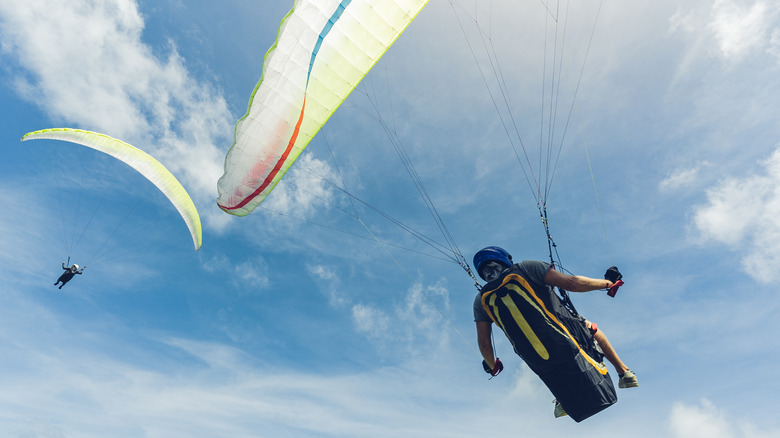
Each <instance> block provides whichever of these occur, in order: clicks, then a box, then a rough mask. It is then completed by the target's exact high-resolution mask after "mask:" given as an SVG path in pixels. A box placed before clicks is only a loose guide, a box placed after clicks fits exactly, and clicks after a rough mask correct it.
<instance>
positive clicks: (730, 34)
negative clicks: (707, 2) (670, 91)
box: [669, 0, 780, 73]
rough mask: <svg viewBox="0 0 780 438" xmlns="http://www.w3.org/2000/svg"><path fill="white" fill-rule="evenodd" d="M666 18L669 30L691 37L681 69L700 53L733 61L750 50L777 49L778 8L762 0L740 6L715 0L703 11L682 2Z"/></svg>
mask: <svg viewBox="0 0 780 438" xmlns="http://www.w3.org/2000/svg"><path fill="white" fill-rule="evenodd" d="M686 7H690V8H691V9H690V10H688V11H687V12H683V11H682V10H678V12H677V13H675V14H674V15H673V16H672V17H671V18H670V20H669V24H670V26H669V32H670V33H675V32H677V31H681V32H683V33H685V34H687V35H688V36H689V37H691V42H690V44H689V48H688V53H687V55H686V56H685V58H684V59H683V61H682V62H681V65H680V70H681V73H685V72H686V71H687V70H688V69H689V68H690V67H691V66H692V65H693V64H695V60H696V59H699V58H700V57H701V56H702V55H706V56H712V57H717V58H720V59H722V60H724V61H727V62H730V63H736V62H738V61H741V60H742V59H743V58H745V57H747V56H748V55H749V54H751V53H761V54H763V53H769V54H775V55H776V56H777V55H780V53H778V52H777V42H776V41H777V37H776V36H775V35H776V32H777V31H776V30H775V31H772V29H773V27H776V26H777V25H776V23H775V20H776V19H777V16H778V12H780V8H779V7H778V6H777V5H775V4H773V3H767V2H765V1H757V2H755V3H753V4H752V5H750V6H743V5H742V4H738V3H736V2H734V1H733V0H716V1H715V2H714V3H713V4H712V7H711V8H710V10H709V13H707V11H705V10H703V9H702V8H698V7H696V6H695V4H694V5H688V4H686Z"/></svg>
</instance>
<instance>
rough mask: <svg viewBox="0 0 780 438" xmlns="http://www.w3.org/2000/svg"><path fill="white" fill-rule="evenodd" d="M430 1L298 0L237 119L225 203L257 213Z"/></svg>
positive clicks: (223, 184) (239, 211) (222, 185)
mask: <svg viewBox="0 0 780 438" xmlns="http://www.w3.org/2000/svg"><path fill="white" fill-rule="evenodd" d="M427 2H428V0H298V1H295V3H294V6H293V9H292V10H291V11H290V12H289V13H288V14H287V16H286V17H285V18H284V20H282V23H281V25H280V26H279V32H278V33H277V40H276V43H275V44H274V45H273V47H271V49H269V50H268V52H267V53H266V55H265V58H264V60H263V74H262V77H261V78H260V82H259V83H258V84H257V86H256V87H255V90H254V92H253V93H252V97H251V99H250V102H249V109H248V110H247V113H246V115H244V117H242V118H241V119H240V120H239V121H238V123H237V124H236V128H235V133H234V139H233V145H232V146H231V147H230V150H229V151H228V153H227V157H226V158H225V173H224V175H222V177H221V178H220V179H219V183H218V184H217V189H218V190H219V198H218V199H217V204H218V205H219V207H220V208H222V210H224V211H226V212H228V213H230V214H234V215H237V216H246V215H247V214H249V213H251V212H252V210H254V209H255V208H256V207H257V206H258V205H259V204H260V203H261V202H262V201H263V199H265V197H266V196H267V195H268V193H270V192H271V190H273V188H274V186H276V184H277V183H278V182H279V180H280V179H281V178H282V176H284V174H285V172H287V169H289V167H290V165H291V164H292V163H293V162H294V161H295V159H296V158H298V156H299V155H300V154H301V152H303V149H304V148H306V145H307V144H308V143H309V141H310V140H311V139H312V138H313V137H314V135H315V134H316V133H317V132H318V131H319V130H320V128H321V127H322V125H323V124H325V122H326V121H327V120H328V119H329V118H330V116H331V115H332V114H333V113H334V112H335V111H336V109H337V108H338V107H339V105H341V103H342V102H343V101H344V99H346V98H347V96H348V95H349V93H350V92H352V90H353V89H354V88H355V87H356V86H357V84H358V83H359V82H360V81H361V80H362V79H363V78H364V77H365V76H366V74H368V71H369V70H370V69H371V67H373V66H374V64H376V62H377V61H378V60H379V58H381V57H382V55H383V54H384V53H385V52H386V51H387V49H388V48H390V46H391V45H392V44H393V42H394V41H395V40H396V39H397V38H398V36H399V35H401V33H402V32H403V31H404V29H406V27H407V26H408V25H409V23H411V22H412V20H414V18H415V17H416V16H417V14H418V13H419V12H420V11H421V10H422V8H423V7H424V6H425V4H426V3H427Z"/></svg>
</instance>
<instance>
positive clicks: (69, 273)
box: [54, 262, 87, 289]
mask: <svg viewBox="0 0 780 438" xmlns="http://www.w3.org/2000/svg"><path fill="white" fill-rule="evenodd" d="M62 269H64V270H65V272H63V273H62V275H60V278H58V279H57V282H56V283H54V285H55V286H56V285H58V284H60V283H62V284H60V287H59V289H62V286H65V284H66V283H67V282H69V281H70V280H71V279H72V278H73V277H74V276H76V275H81V274H83V273H84V270H85V269H87V267H86V266H84V267H83V268H81V269H79V265H77V264H75V263H74V264H73V265H71V266H67V267H66V266H65V262H62Z"/></svg>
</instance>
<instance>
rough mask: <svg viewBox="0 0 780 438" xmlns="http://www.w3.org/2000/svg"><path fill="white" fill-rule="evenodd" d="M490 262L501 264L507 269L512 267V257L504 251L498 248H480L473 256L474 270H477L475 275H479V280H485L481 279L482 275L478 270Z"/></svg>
mask: <svg viewBox="0 0 780 438" xmlns="http://www.w3.org/2000/svg"><path fill="white" fill-rule="evenodd" d="M491 260H495V261H497V262H499V263H503V264H505V265H506V267H507V268H508V267H510V266H512V265H513V263H512V256H511V255H510V254H509V253H508V252H507V251H506V250H505V249H503V248H500V247H498V246H488V247H487V248H482V249H481V250H479V251H478V252H477V253H476V254H474V269H476V270H477V274H479V276H480V278H482V279H483V280H485V278H484V277H482V273H481V272H480V271H479V268H481V267H482V265H483V264H485V263H486V262H489V261H491Z"/></svg>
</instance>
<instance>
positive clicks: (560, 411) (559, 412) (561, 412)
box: [553, 400, 569, 418]
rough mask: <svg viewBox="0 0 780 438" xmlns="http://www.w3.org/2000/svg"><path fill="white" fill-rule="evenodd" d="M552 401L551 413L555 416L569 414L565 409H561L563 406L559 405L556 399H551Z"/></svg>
mask: <svg viewBox="0 0 780 438" xmlns="http://www.w3.org/2000/svg"><path fill="white" fill-rule="evenodd" d="M553 402H555V410H554V411H553V415H555V418H561V417H565V416H567V415H569V414H567V413H566V411H564V410H563V406H561V404H560V403H558V400H553Z"/></svg>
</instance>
